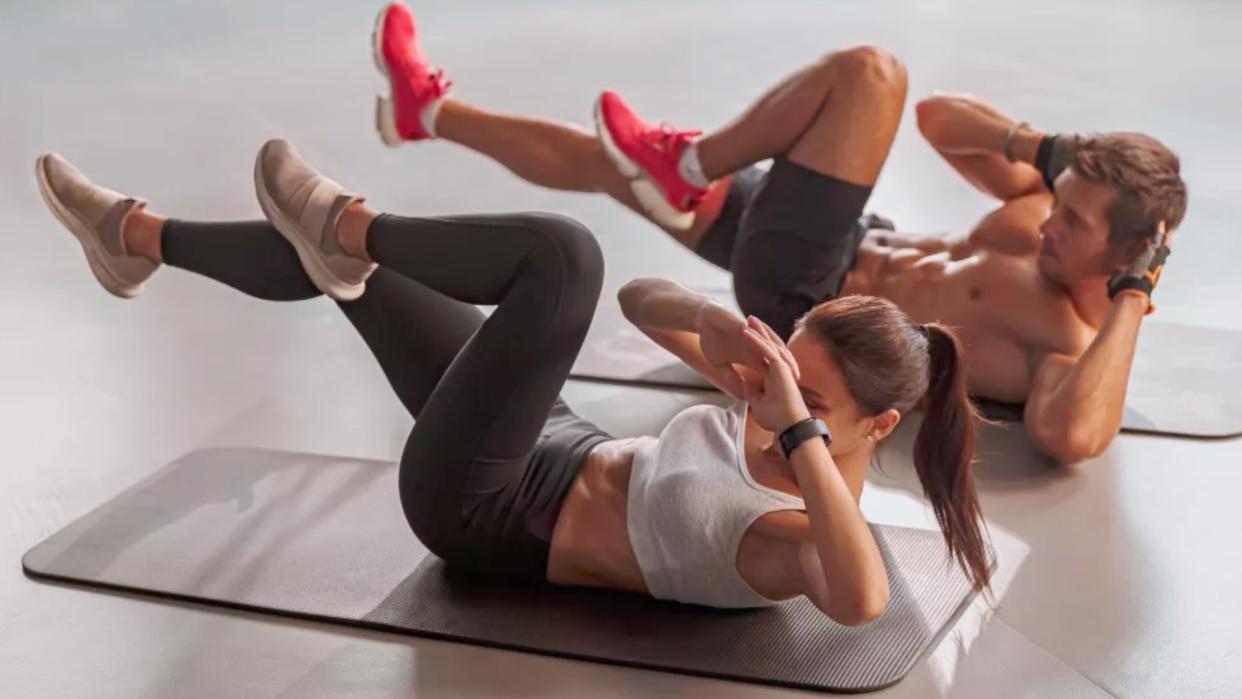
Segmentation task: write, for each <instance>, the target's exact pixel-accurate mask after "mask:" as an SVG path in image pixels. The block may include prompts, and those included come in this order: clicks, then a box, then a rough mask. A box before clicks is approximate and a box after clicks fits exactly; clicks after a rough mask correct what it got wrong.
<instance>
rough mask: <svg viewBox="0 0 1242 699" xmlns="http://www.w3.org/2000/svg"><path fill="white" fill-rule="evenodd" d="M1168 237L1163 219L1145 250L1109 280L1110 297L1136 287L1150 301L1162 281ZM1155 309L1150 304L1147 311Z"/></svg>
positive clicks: (1166, 256)
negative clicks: (1153, 291)
mask: <svg viewBox="0 0 1242 699" xmlns="http://www.w3.org/2000/svg"><path fill="white" fill-rule="evenodd" d="M1168 237H1169V236H1168V232H1167V231H1166V230H1165V227H1164V221H1161V222H1160V223H1159V224H1158V225H1157V227H1156V235H1154V236H1152V239H1151V242H1150V243H1149V244H1148V245H1147V247H1146V248H1145V249H1144V250H1143V252H1141V253H1139V255H1138V257H1135V258H1134V261H1133V262H1131V263H1130V266H1129V267H1126V269H1125V270H1124V271H1123V272H1122V273H1121V274H1118V275H1117V276H1115V277H1113V278H1112V279H1109V280H1108V298H1110V299H1112V298H1116V297H1117V294H1120V293H1121V292H1123V291H1125V290H1126V289H1136V290H1138V291H1141V292H1143V293H1144V294H1146V295H1147V297H1148V300H1149V303H1150V299H1151V292H1152V290H1154V289H1155V288H1156V282H1158V281H1160V272H1161V271H1163V270H1164V261H1165V260H1166V259H1168V257H1169V246H1168V245H1166V242H1167V241H1168ZM1154 310H1155V307H1154V306H1151V305H1149V306H1148V309H1147V312H1148V313H1151V312H1152V311H1154Z"/></svg>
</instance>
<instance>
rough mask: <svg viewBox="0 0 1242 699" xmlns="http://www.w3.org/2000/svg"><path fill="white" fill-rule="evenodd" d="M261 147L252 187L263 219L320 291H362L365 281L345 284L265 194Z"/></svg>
mask: <svg viewBox="0 0 1242 699" xmlns="http://www.w3.org/2000/svg"><path fill="white" fill-rule="evenodd" d="M263 152H264V151H263V150H260V151H259V155H258V157H256V158H255V161H254V189H255V194H256V196H257V197H258V199H259V208H261V209H263V214H264V215H265V216H267V220H268V221H271V223H272V225H273V226H276V230H277V231H280V234H281V235H282V236H284V238H285V240H287V241H289V243H290V244H291V245H293V249H294V251H295V252H297V254H298V260H300V261H301V262H302V269H304V270H306V274H307V275H308V276H309V277H310V278H311V281H312V282H314V284H315V287H316V288H317V289H319V290H320V291H322V292H323V293H325V294H327V295H328V296H331V297H332V298H334V299H336V300H337V301H353V300H355V299H357V298H358V297H359V296H362V292H364V291H366V288H367V285H366V283H365V282H364V283H362V284H349V283H347V282H345V281H344V280H343V279H341V278H340V277H339V276H337V275H336V274H334V273H333V272H332V270H330V269H328V264H327V262H326V261H325V260H324V258H323V255H322V254H321V253H320V252H319V251H318V249H316V248H315V247H313V246H312V245H311V244H310V242H309V241H308V240H307V239H306V238H305V236H303V235H302V234H301V233H300V232H299V231H300V230H301V227H300V226H298V225H296V224H294V223H292V222H291V221H289V220H288V219H286V218H285V217H284V214H282V213H280V208H279V207H277V206H276V202H275V200H273V199H272V196H271V195H270V194H268V191H267V185H265V184H264V183H263Z"/></svg>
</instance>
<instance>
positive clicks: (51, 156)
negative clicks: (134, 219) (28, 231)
mask: <svg viewBox="0 0 1242 699" xmlns="http://www.w3.org/2000/svg"><path fill="white" fill-rule="evenodd" d="M35 177H36V178H37V179H38V181H39V192H40V193H41V194H42V195H43V201H45V202H47V208H49V209H51V211H52V215H53V216H55V217H56V220H58V221H60V222H61V224H62V225H63V226H64V227H65V228H68V229H69V232H70V233H72V234H73V237H75V238H77V239H78V242H79V243H80V244H81V245H82V250H83V251H84V252H85V253H86V262H87V264H89V265H90V267H91V271H92V272H94V273H95V278H96V279H98V280H99V283H100V284H102V285H103V288H105V289H107V290H108V291H109V292H111V293H112V294H115V295H116V296H119V297H121V298H125V299H128V298H133V297H135V296H137V295H138V294H140V293H142V283H143V282H144V281H146V279H147V277H150V276H151V275H152V274H153V273H154V272H155V270H156V269H158V268H159V265H157V264H156V263H154V262H152V261H151V260H149V259H147V258H145V257H143V256H141V255H130V254H129V253H128V252H126V250H125V240H124V237H123V236H122V234H121V233H122V230H123V227H124V225H125V219H127V218H129V215H130V214H132V213H133V212H134V211H136V210H138V209H141V208H142V207H144V206H146V205H147V202H146V201H144V200H142V199H135V198H133V197H127V196H125V195H124V194H121V193H119V192H114V191H112V190H111V189H105V188H103V187H100V186H98V185H95V184H93V183H92V182H91V181H90V180H88V179H86V177H85V176H84V175H83V174H82V173H81V172H79V171H78V169H77V168H75V167H74V166H73V165H72V164H70V163H69V161H68V160H65V159H64V158H62V157H60V156H59V155H57V154H55V153H44V154H43V155H41V156H39V160H38V161H37V162H36V163H35Z"/></svg>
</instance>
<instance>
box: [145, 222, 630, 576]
mask: <svg viewBox="0 0 1242 699" xmlns="http://www.w3.org/2000/svg"><path fill="white" fill-rule="evenodd" d="M368 233H369V235H368V239H367V251H368V252H369V254H370V255H371V259H373V260H375V262H377V263H378V264H379V267H378V269H376V270H375V273H374V274H372V275H371V278H370V279H369V280H368V281H367V289H366V293H364V294H363V295H362V296H361V297H360V298H358V299H357V300H355V301H351V302H346V303H340V304H338V305H339V306H340V307H341V310H343V311H344V312H345V315H346V317H348V318H349V321H350V322H351V323H353V325H354V327H355V328H357V330H358V332H359V333H360V334H361V335H362V338H363V340H364V341H365V342H366V344H367V346H368V347H370V349H371V352H372V353H373V354H374V355H375V358H376V359H377V360H378V361H379V364H380V366H381V367H382V368H383V371H384V374H385V375H386V376H387V378H388V381H389V383H390V384H392V387H393V389H394V390H395V391H396V393H397V396H398V397H399V398H400V399H401V402H402V403H404V404H405V407H406V408H407V409H408V410H409V411H410V414H411V415H413V416H414V418H415V424H414V429H413V431H412V432H411V433H410V437H409V440H408V441H407V442H406V446H405V451H404V453H403V455H402V457H401V468H400V475H399V479H398V480H399V488H400V496H401V505H402V507H403V509H404V510H405V515H406V518H407V519H408V520H409V523H410V526H411V528H413V530H414V533H415V534H416V535H417V536H418V538H419V539H420V540H421V541H422V542H423V544H424V545H425V546H427V548H428V549H430V550H431V551H432V552H433V553H436V554H437V555H439V556H440V557H441V558H444V559H445V560H447V561H448V562H449V563H450V564H454V565H457V566H460V567H466V568H470V569H474V570H476V571H480V572H486V573H489V574H495V575H501V576H504V577H510V578H519V579H529V580H540V581H542V580H545V579H546V569H547V560H548V552H549V546H550V541H551V535H552V528H553V526H554V525H555V523H556V517H557V514H558V513H559V511H560V506H561V503H562V501H563V499H564V496H565V494H566V493H567V492H568V489H569V487H570V486H571V485H572V484H573V481H574V478H575V477H576V475H577V472H578V469H579V468H580V467H581V464H582V462H583V461H584V460H585V458H586V456H587V454H588V453H589V451H590V449H591V448H593V447H594V446H596V445H597V444H599V443H600V442H602V441H605V440H607V439H609V436H608V435H607V434H606V433H604V432H603V431H602V430H600V429H599V428H597V427H595V426H594V425H592V424H591V423H589V422H587V421H585V420H583V419H581V418H579V417H577V416H576V415H573V413H572V412H570V411H569V409H568V407H567V406H565V404H564V403H563V402H562V401H561V400H560V399H559V393H560V390H561V387H562V386H563V385H564V383H565V379H566V378H567V377H568V375H569V370H570V367H571V366H572V364H573V362H574V359H575V358H576V357H577V354H578V350H579V348H580V347H581V346H582V342H583V339H584V338H585V336H586V331H587V328H588V327H589V325H590V322H591V317H592V315H593V314H594V312H595V305H596V302H597V300H598V298H599V293H600V286H601V284H602V279H603V267H604V265H603V259H602V257H601V255H600V250H599V245H598V244H597V242H596V240H595V238H594V237H593V236H592V235H591V233H590V231H588V230H587V229H586V228H585V227H583V226H582V225H580V224H578V223H576V222H575V221H572V220H570V219H567V218H563V217H559V216H553V215H545V214H513V215H504V216H462V217H448V218H406V217H400V216H391V215H383V216H380V217H379V218H377V219H375V221H374V222H373V223H372V224H371V227H370V230H369V232H368ZM163 249H164V259H165V261H166V262H167V263H168V264H170V265H174V266H177V267H181V268H183V269H187V270H189V271H192V272H196V273H198V274H202V275H205V276H208V277H210V278H212V279H215V280H217V281H220V282H223V283H225V284H227V285H229V286H232V287H234V288H235V289H238V290H240V291H242V292H245V293H246V294H249V295H251V296H256V297H258V298H262V299H270V300H275V301H293V300H300V299H308V298H312V297H315V296H319V295H320V294H319V291H318V290H317V289H316V288H315V287H314V286H313V285H312V283H311V281H310V279H309V278H308V277H307V276H306V273H305V272H304V271H303V270H302V266H301V264H300V263H299V262H298V258H297V254H296V253H295V252H294V250H293V247H292V246H291V245H290V244H289V243H288V242H287V241H285V239H284V238H282V237H281V236H280V234H279V233H278V232H277V231H276V229H275V228H273V227H272V226H271V225H270V224H269V223H267V222H266V221H263V222H241V223H190V222H185V221H177V220H170V221H168V223H167V224H166V225H165V227H164V232H163ZM474 304H482V305H496V306H497V308H496V310H495V311H494V312H493V313H492V315H491V316H490V317H487V318H486V319H485V318H484V315H483V313H482V312H480V311H479V309H477V308H475V306H474Z"/></svg>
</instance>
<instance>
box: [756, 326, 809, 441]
mask: <svg viewBox="0 0 1242 699" xmlns="http://www.w3.org/2000/svg"><path fill="white" fill-rule="evenodd" d="M742 335H743V337H744V338H745V339H746V344H747V346H748V351H750V352H754V353H757V354H759V355H760V356H761V357H762V360H763V367H764V368H763V373H762V374H761V377H762V381H756V382H746V383H745V384H743V388H744V396H743V397H744V398H745V400H746V402H747V403H749V404H750V411H751V414H752V415H754V416H755V422H757V423H758V424H759V426H760V427H762V428H763V429H765V430H767V431H769V432H772V433H774V434H778V435H779V434H780V433H781V432H784V431H785V430H786V429H788V428H789V427H790V426H791V425H793V424H794V423H795V422H800V421H802V420H805V419H807V418H808V417H810V416H811V411H810V410H808V409H807V407H806V401H804V400H803V399H802V391H801V389H799V388H798V379H797V376H796V375H795V373H794V369H795V368H796V367H797V362H794V361H793V355H792V354H791V353H790V352H789V348H787V347H785V343H783V342H781V340H780V338H779V337H777V336H776V333H773V332H772V331H771V328H768V327H767V326H766V325H763V324H762V323H760V322H759V321H758V320H757V319H753V318H752V319H750V320H749V321H748V327H747V328H746V329H745V330H744V331H743V333H742ZM790 362H793V364H792V366H791V364H790Z"/></svg>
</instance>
